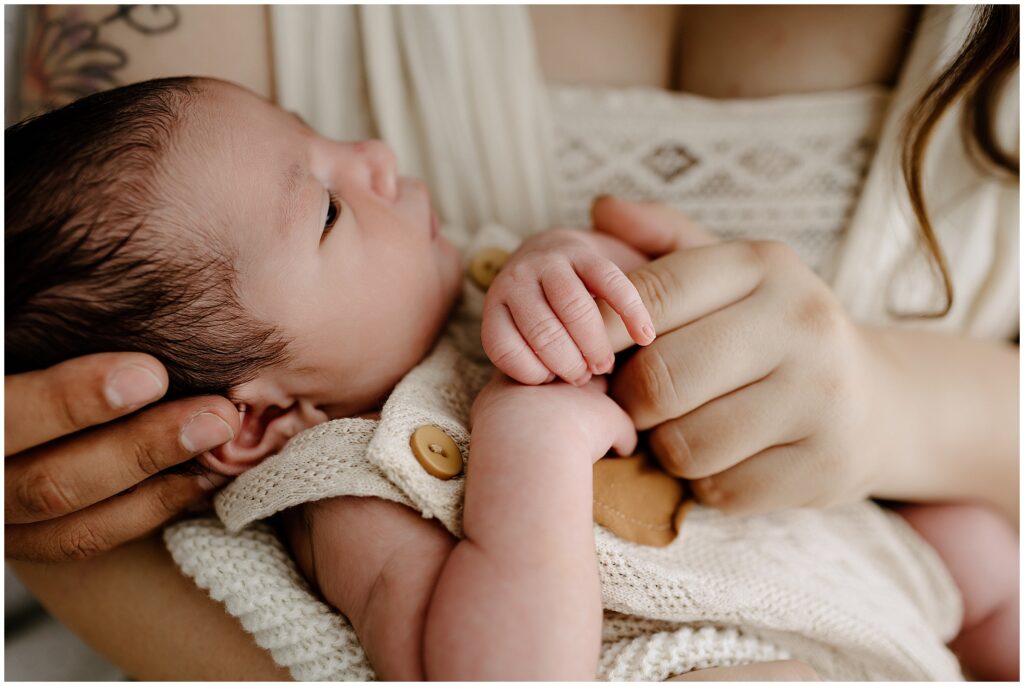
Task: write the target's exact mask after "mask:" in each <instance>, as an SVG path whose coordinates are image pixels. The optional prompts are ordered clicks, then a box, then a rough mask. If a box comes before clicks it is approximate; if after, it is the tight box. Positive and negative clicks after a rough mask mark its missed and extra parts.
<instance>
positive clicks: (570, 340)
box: [480, 229, 655, 385]
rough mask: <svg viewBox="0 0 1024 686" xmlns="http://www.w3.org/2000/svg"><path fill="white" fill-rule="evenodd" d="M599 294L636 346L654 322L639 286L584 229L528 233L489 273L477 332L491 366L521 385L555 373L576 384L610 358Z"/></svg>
mask: <svg viewBox="0 0 1024 686" xmlns="http://www.w3.org/2000/svg"><path fill="white" fill-rule="evenodd" d="M595 296H596V297H598V298H601V299H602V300H604V301H605V302H607V303H608V305H610V306H611V308H612V309H613V310H615V312H616V313H618V315H619V316H620V317H622V321H623V323H624V324H625V325H626V329H627V330H628V331H629V334H630V337H631V338H632V339H633V340H634V341H635V342H636V343H638V344H639V345H647V344H649V343H650V342H651V341H653V340H654V336H655V334H654V324H653V322H652V321H651V316H650V314H649V313H648V312H647V308H646V307H645V306H644V303H643V301H642V300H641V299H640V294H639V293H637V290H636V287H635V286H634V285H633V283H632V282H631V281H630V280H629V279H628V278H626V275H625V274H623V273H622V270H621V269H619V268H618V267H617V266H616V265H615V263H614V262H612V261H611V260H609V259H607V258H605V257H603V256H601V255H600V254H599V253H598V251H597V249H596V246H595V243H594V242H593V241H591V240H589V237H588V236H587V235H586V234H585V233H584V232H581V231H574V230H570V229H556V230H552V231H545V232H544V233H540V234H537V235H535V236H532V237H531V238H529V239H527V241H526V242H525V243H523V245H522V246H521V247H520V248H519V250H518V251H516V253H515V254H514V255H512V257H511V258H509V261H508V263H507V264H506V265H505V266H504V268H503V269H502V270H501V272H500V273H499V274H498V276H497V277H496V278H495V279H494V282H493V283H492V284H491V287H490V288H489V289H488V291H487V296H486V298H485V300H484V312H483V326H482V328H481V332H480V336H481V339H482V342H483V346H484V351H485V352H486V353H487V356H488V357H489V358H490V359H491V361H492V362H494V364H495V366H496V367H498V369H500V370H501V371H503V372H505V373H506V374H508V375H509V376H510V377H512V378H513V379H515V380H516V381H519V382H520V383H524V384H541V383H545V382H547V381H550V380H551V379H552V378H554V377H556V376H557V377H560V378H562V379H564V380H565V381H567V382H569V383H571V384H574V385H581V384H584V383H586V382H587V380H588V379H590V376H591V374H606V373H608V372H609V371H611V368H612V365H613V364H614V362H615V356H614V353H613V351H612V346H611V343H610V341H609V340H608V334H607V331H606V330H605V326H604V322H603V320H602V318H601V313H600V311H599V310H598V308H597V303H596V302H595V301H594V297H595Z"/></svg>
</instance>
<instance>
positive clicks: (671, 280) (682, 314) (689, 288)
mask: <svg viewBox="0 0 1024 686" xmlns="http://www.w3.org/2000/svg"><path fill="white" fill-rule="evenodd" d="M763 251H764V250H763V248H762V247H761V244H760V243H756V242H754V243H751V242H749V241H733V242H729V243H716V244H714V245H707V246H703V247H699V248H693V249H690V250H681V251H679V252H674V253H671V254H669V255H665V256H664V257H662V258H659V259H657V260H654V261H653V262H649V263H647V264H646V265H644V266H642V267H640V268H638V269H634V270H633V271H631V272H630V273H629V274H628V278H629V280H630V281H632V282H633V285H634V286H636V290H637V292H638V293H639V294H640V298H641V300H643V303H644V305H645V306H646V308H647V311H648V313H650V317H651V320H652V321H653V322H654V328H655V330H656V331H657V333H658V335H662V334H664V333H665V332H667V331H672V330H673V329H678V328H679V327H681V326H685V325H687V324H689V323H690V322H693V321H695V320H697V319H700V318H701V317H704V316H707V315H708V314H711V313H712V312H716V311H718V310H720V309H722V308H724V307H727V306H729V305H732V304H733V303H735V302H737V301H740V300H742V299H744V298H746V297H747V296H749V295H750V294H751V293H752V292H754V290H755V289H757V288H758V286H760V285H761V283H762V282H763V281H764V278H765V275H766V269H767V267H766V262H765V261H764V260H762V258H761V255H762V253H763ZM598 308H599V309H600V310H601V317H602V318H603V319H604V325H605V329H606V330H607V332H608V339H609V340H610V341H611V345H612V349H613V350H615V351H616V352H619V351H620V350H625V349H626V348H629V347H631V346H632V345H633V341H632V337H631V336H630V334H629V332H628V331H627V330H626V327H625V325H624V324H623V323H622V320H621V318H620V317H619V316H618V315H617V314H616V313H615V312H614V310H612V309H611V307H609V306H608V305H607V304H605V303H604V302H603V301H602V302H599V303H598Z"/></svg>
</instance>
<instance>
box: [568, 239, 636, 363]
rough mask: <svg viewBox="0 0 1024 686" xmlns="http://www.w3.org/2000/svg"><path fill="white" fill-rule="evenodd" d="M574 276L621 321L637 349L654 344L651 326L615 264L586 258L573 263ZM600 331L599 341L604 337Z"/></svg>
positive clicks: (624, 276) (632, 289) (631, 288)
mask: <svg viewBox="0 0 1024 686" xmlns="http://www.w3.org/2000/svg"><path fill="white" fill-rule="evenodd" d="M573 267H574V268H575V269H576V273H577V274H579V277H580V278H581V279H582V280H583V282H584V283H585V284H586V285H587V288H589V289H590V290H591V291H592V292H593V293H594V295H596V296H597V297H599V298H601V299H602V300H604V301H605V302H606V303H608V304H609V305H610V306H611V308H612V309H613V310H615V312H616V313H617V314H618V315H619V317H620V318H621V319H622V322H623V323H624V324H625V325H626V329H627V330H628V331H629V335H630V338H632V339H633V340H634V341H636V342H637V343H639V344H640V345H647V344H648V343H650V342H651V341H653V340H654V335H655V334H654V322H652V321H651V315H650V313H649V312H648V311H647V307H646V306H645V305H644V301H643V300H642V299H641V298H640V294H639V293H638V292H637V290H636V286H634V285H633V282H632V281H630V280H629V279H628V278H627V277H626V275H625V274H623V273H622V270H620V269H619V268H618V267H617V266H615V263H614V262H612V261H611V260H608V259H606V258H604V257H600V256H597V255H588V256H587V257H582V258H580V259H578V260H576V261H575V262H574V263H573ZM595 314H596V312H595ZM601 329H602V338H605V339H607V334H605V333H604V327H603V326H602V327H601Z"/></svg>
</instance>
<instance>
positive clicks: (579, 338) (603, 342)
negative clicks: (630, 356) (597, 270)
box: [541, 266, 615, 374]
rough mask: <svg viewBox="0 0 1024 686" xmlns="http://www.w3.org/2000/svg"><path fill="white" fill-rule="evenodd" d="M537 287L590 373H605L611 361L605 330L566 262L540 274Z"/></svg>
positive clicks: (584, 290)
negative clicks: (541, 289)
mask: <svg viewBox="0 0 1024 686" xmlns="http://www.w3.org/2000/svg"><path fill="white" fill-rule="evenodd" d="M541 287H542V288H543V289H544V296H545V297H546V298H547V300H548V304H549V305H551V309H552V310H553V311H554V313H555V314H556V315H557V316H558V318H559V319H560V320H561V322H562V324H563V325H564V326H565V330H566V331H568V332H569V336H571V337H572V340H573V341H574V342H575V343H576V346H577V347H578V348H579V349H580V353H582V354H583V359H584V360H586V362H587V368H588V369H589V371H590V373H591V374H606V373H608V372H610V371H611V369H612V365H613V364H614V363H615V353H614V352H612V345H611V342H609V340H608V332H607V331H605V328H604V321H603V320H602V319H601V312H600V310H598V309H597V303H596V302H594V296H592V295H591V294H590V292H589V291H587V289H586V287H585V286H584V285H583V282H582V281H580V278H579V277H578V276H577V275H576V273H575V272H574V271H573V270H572V269H571V268H570V267H568V266H566V267H565V268H564V269H550V270H548V271H547V272H545V273H544V275H543V276H542V277H541Z"/></svg>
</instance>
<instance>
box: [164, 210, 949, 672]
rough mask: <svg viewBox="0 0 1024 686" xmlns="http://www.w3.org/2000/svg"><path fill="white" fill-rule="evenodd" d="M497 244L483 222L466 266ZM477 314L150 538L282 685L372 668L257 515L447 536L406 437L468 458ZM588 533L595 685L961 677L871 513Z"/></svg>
mask: <svg viewBox="0 0 1024 686" xmlns="http://www.w3.org/2000/svg"><path fill="white" fill-rule="evenodd" d="M512 242H514V239H513V238H509V237H508V235H507V234H505V233H502V231H501V230H500V228H498V227H486V228H485V229H483V230H481V231H480V233H479V235H478V236H477V239H476V240H474V242H473V245H472V246H468V247H469V248H470V250H469V251H468V255H470V256H471V255H472V254H474V252H475V250H477V249H480V248H483V247H490V246H498V247H503V248H512V247H514V246H513V245H511V243H512ZM482 302H483V296H482V293H481V292H480V291H479V289H478V288H477V287H476V286H474V285H473V284H472V283H470V282H469V281H468V280H467V282H466V285H465V288H464V297H463V300H462V302H461V305H460V308H459V310H458V311H457V312H456V314H455V316H453V318H452V321H451V323H450V325H449V327H448V329H447V331H446V333H445V335H444V336H443V337H442V338H441V340H440V341H439V342H438V343H437V345H436V346H435V348H434V350H433V351H432V352H431V354H430V355H429V356H428V357H427V358H426V359H425V360H424V361H423V362H422V363H420V364H419V365H418V366H417V367H415V368H414V369H413V370H412V371H410V372H409V373H408V374H407V375H406V376H405V377H404V378H403V379H402V380H401V382H399V384H398V385H397V386H396V387H395V389H394V391H393V392H392V394H391V396H390V397H389V398H388V400H387V402H386V403H385V405H384V407H383V409H382V411H381V417H380V420H369V419H338V420H334V421H330V422H327V423H325V424H322V425H319V426H317V427H314V428H312V429H309V430H307V431H304V432H302V433H300V434H299V435H297V436H295V437H294V438H293V439H292V440H291V441H289V443H288V444H287V445H286V446H285V448H284V449H283V450H282V451H281V452H280V453H279V454H277V455H275V456H273V457H271V458H269V459H267V460H266V461H264V462H263V463H262V464H260V465H258V466H257V467H255V468H253V469H252V470H250V471H248V472H246V473H245V474H243V475H242V476H240V477H239V478H238V479H236V480H235V481H234V482H233V483H232V484H231V485H229V486H228V487H227V488H225V489H224V490H223V491H222V492H221V493H220V494H218V496H217V497H216V499H215V507H216V510H217V514H218V516H219V517H220V520H221V521H217V520H213V519H206V520H193V521H188V522H183V523H180V524H177V525H175V526H172V527H170V528H169V529H168V530H167V531H166V534H165V540H166V542H167V546H168V548H169V549H170V551H171V554H172V555H173V557H174V559H175V561H176V562H177V563H178V565H179V566H180V567H181V569H182V571H184V572H185V573H186V574H188V575H189V576H191V577H192V578H193V579H195V581H196V583H197V584H198V585H199V586H200V587H202V588H204V589H206V590H208V591H209V592H210V595H211V596H212V597H213V598H215V599H217V600H219V601H221V602H223V603H224V604H225V607H226V608H227V610H228V612H230V613H231V614H232V615H234V616H236V617H238V619H239V620H240V621H241V623H242V626H243V627H244V628H245V629H246V630H247V631H249V632H251V633H252V634H253V635H254V636H255V638H256V642H257V643H258V644H259V645H260V646H262V647H264V648H266V649H267V650H269V651H271V654H272V655H273V657H274V659H275V660H276V661H277V662H278V663H279V664H281V665H283V666H285V667H287V668H288V669H289V670H291V673H292V675H293V676H295V678H297V679H303V680H314V679H330V680H339V679H343V680H358V679H366V678H369V677H370V676H372V670H371V668H370V667H369V665H368V663H367V661H366V658H365V655H364V654H363V652H362V649H361V647H360V645H359V641H358V639H357V638H356V635H355V632H354V630H353V629H352V627H351V625H350V624H349V623H348V622H347V621H346V620H345V619H344V618H343V617H342V616H341V615H339V614H338V613H336V612H334V611H333V610H332V609H331V608H329V607H327V606H326V605H324V604H323V603H322V602H321V601H320V600H319V599H317V598H316V597H315V596H314V595H312V593H311V592H310V590H309V588H308V586H307V585H306V583H305V581H304V580H303V579H302V578H301V576H300V575H299V573H298V571H297V569H296V567H295V565H294V563H293V561H292V560H291V559H290V557H289V556H288V554H287V552H286V551H285V549H284V547H283V546H282V544H281V542H280V541H279V540H278V539H277V538H276V536H275V534H274V531H273V530H272V529H271V528H270V527H268V526H267V525H265V524H262V523H261V522H260V520H262V519H265V518H267V517H269V516H271V515H272V514H274V513H275V512H279V511H281V510H283V509H285V508H288V507H293V506H296V505H299V504H301V503H304V502H310V501H314V500H318V499H322V498H328V497H333V496H340V495H356V496H376V497H379V498H384V499H387V500H392V501H394V502H398V503H402V504H403V505H406V506H409V507H412V508H414V509H416V510H418V511H419V512H421V513H422V514H423V516H424V517H435V518H437V519H438V520H439V521H440V522H441V523H442V524H443V525H444V526H445V527H446V528H447V529H448V530H449V531H450V532H451V533H452V534H454V535H456V536H458V535H459V534H460V532H461V514H462V495H463V488H464V486H465V480H464V477H463V476H459V477H456V478H453V479H450V480H447V481H442V480H439V479H436V478H434V477H432V476H430V475H429V474H427V473H426V472H425V471H424V470H423V468H422V467H421V466H420V465H419V463H418V462H417V461H416V459H415V457H414V456H413V455H412V452H411V450H410V448H409V437H410V436H411V435H412V433H413V432H414V431H415V430H416V429H417V428H418V427H420V426H423V425H426V424H430V425H435V426H438V427H440V428H442V429H443V430H444V431H445V432H446V433H447V434H448V435H449V436H451V437H452V438H453V439H454V440H455V442H456V444H457V445H458V446H459V449H460V451H461V452H462V455H463V459H464V460H465V459H467V458H468V456H469V455H468V453H469V434H470V432H469V411H470V407H471V405H472V401H473V398H474V397H475V395H476V394H477V393H478V392H479V390H480V389H481V388H482V387H483V385H484V384H485V383H486V381H487V379H488V378H489V376H490V374H491V371H492V367H491V366H490V365H489V364H488V363H487V361H486V358H485V357H484V356H483V352H482V350H481V349H480V344H479V334H478V331H479V328H478V327H479V313H480V309H481V305H482ZM221 522H223V523H221ZM594 535H595V542H596V549H597V559H598V565H599V571H600V577H601V588H602V597H603V605H604V607H605V610H606V615H605V624H604V635H603V647H602V651H601V658H600V663H599V672H598V675H599V677H600V678H602V679H630V680H637V679H642V680H662V679H665V678H667V677H669V676H672V675H674V674H681V673H684V672H687V671H690V670H694V669H702V668H707V667H714V666H729V665H736V664H743V663H750V662H760V661H767V660H776V659H785V658H795V659H799V660H803V661H805V662H807V663H808V664H810V665H811V666H813V667H814V668H815V669H816V670H817V671H818V673H819V674H820V675H821V676H822V677H823V678H825V679H837V680H876V679H881V680H919V679H938V680H950V679H958V678H960V672H959V668H958V665H957V662H956V659H955V658H954V657H953V655H952V654H951V653H950V652H949V651H948V650H947V649H946V648H945V646H944V643H945V642H946V641H947V640H949V639H951V638H952V637H953V636H954V635H955V634H956V632H957V630H958V628H959V624H960V605H959V603H960V600H959V595H958V593H957V591H956V588H955V586H954V585H953V583H952V580H951V579H950V577H949V574H948V572H947V571H946V570H945V568H944V567H943V566H942V564H941V562H940V561H939V559H938V556H937V555H936V554H935V553H934V551H933V550H931V548H929V547H928V545H927V544H926V543H925V542H924V541H922V540H921V539H920V538H919V537H918V536H917V535H916V534H915V533H914V532H913V531H912V530H911V529H910V527H908V526H907V525H906V524H904V523H903V521H902V520H900V519H899V517H897V516H896V515H893V514H891V513H888V512H886V511H884V510H882V509H881V508H879V507H877V506H876V505H874V504H871V503H866V502H865V503H858V504H855V505H850V506H847V507H843V508H836V509H832V510H809V509H806V510H790V511H786V512H779V513H774V514H771V515H764V516H758V517H749V518H734V517H726V516H724V515H722V514H720V513H718V512H716V511H714V510H711V509H708V508H702V507H695V508H693V510H692V511H691V512H690V513H689V515H688V516H687V518H686V520H685V522H684V524H683V527H682V530H681V532H680V534H679V536H678V537H677V539H676V540H675V541H674V542H673V543H672V544H670V545H668V546H666V547H664V548H653V547H646V546H642V545H638V544H634V543H630V542H628V541H625V540H622V539H620V538H618V537H616V536H615V535H613V534H612V533H610V532H609V531H607V530H605V529H603V528H601V527H600V526H597V525H595V528H594Z"/></svg>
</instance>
